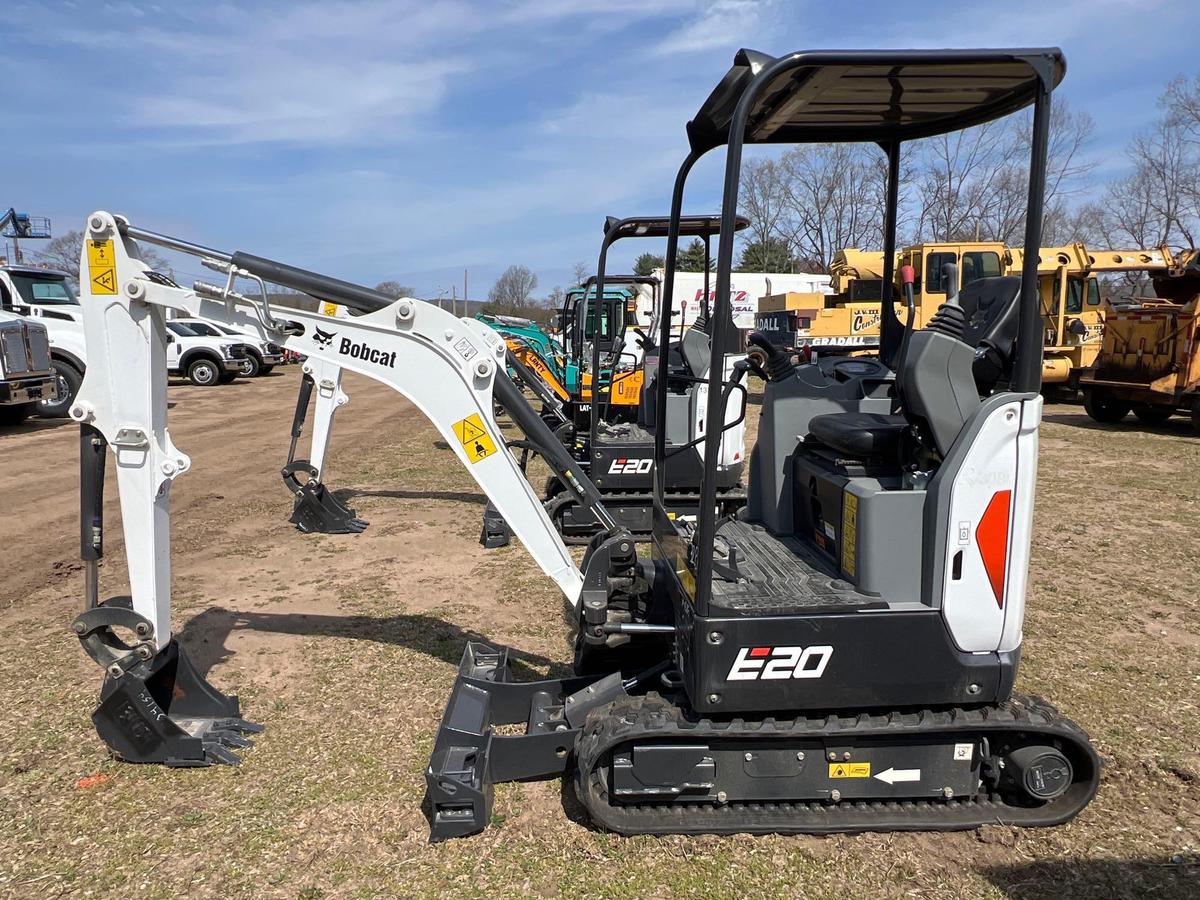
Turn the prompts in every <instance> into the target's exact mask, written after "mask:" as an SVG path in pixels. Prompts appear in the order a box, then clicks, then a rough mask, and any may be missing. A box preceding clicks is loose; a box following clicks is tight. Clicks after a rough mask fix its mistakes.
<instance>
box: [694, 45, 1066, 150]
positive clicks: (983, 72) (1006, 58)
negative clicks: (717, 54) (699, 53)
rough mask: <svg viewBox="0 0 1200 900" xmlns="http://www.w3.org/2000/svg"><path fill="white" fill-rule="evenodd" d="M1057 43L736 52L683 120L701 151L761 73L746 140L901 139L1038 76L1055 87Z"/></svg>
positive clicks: (959, 124) (1028, 93)
mask: <svg viewBox="0 0 1200 900" xmlns="http://www.w3.org/2000/svg"><path fill="white" fill-rule="evenodd" d="M1065 74H1066V60H1065V59H1064V58H1063V54H1062V51H1061V50H1059V49H1058V48H1056V47H1049V48H1033V49H1017V50H820V51H801V52H799V53H792V54H789V55H788V56H785V57H772V56H768V55H766V54H765V53H759V52H757V51H755V50H739V51H738V53H737V55H736V56H735V57H734V61H733V66H732V68H730V70H729V71H728V72H727V73H726V74H725V77H724V78H722V79H721V81H720V83H719V84H718V85H717V86H716V88H714V89H713V92H712V93H711V94H710V95H709V97H708V99H707V100H705V101H704V105H703V106H701V107H700V110H699V112H697V113H696V115H695V117H694V118H693V119H692V120H691V121H690V122H688V126H687V131H688V140H689V142H690V143H691V147H692V151H693V152H694V153H695V154H696V155H697V156H698V155H700V154H702V153H704V152H706V151H708V150H711V149H712V148H713V147H718V146H720V145H722V144H724V143H727V142H728V140H729V129H730V127H731V126H732V120H733V116H734V112H735V110H736V109H737V105H738V101H739V100H740V99H741V98H742V96H743V95H744V94H745V92H746V91H747V90H748V89H749V88H750V87H751V85H753V84H754V83H755V82H756V81H757V80H759V79H763V80H764V82H763V84H762V85H761V87H760V88H759V89H758V91H757V94H756V97H755V100H754V102H753V106H752V108H751V110H750V116H749V118H748V120H747V123H746V131H745V136H744V142H745V143H747V144H771V143H797V144H799V143H819V142H825V141H870V142H875V143H879V142H889V141H897V140H900V141H904V140H911V139H913V138H922V137H929V136H931V135H935V134H944V133H946V132H950V131H958V130H960V129H962V128H967V127H969V126H971V125H979V124H982V123H984V122H988V121H991V120H992V119H997V118H1000V117H1001V116H1005V115H1008V114H1009V113H1011V112H1015V111H1016V110H1018V109H1021V108H1022V107H1024V106H1026V105H1028V104H1029V103H1031V102H1032V101H1033V98H1034V93H1035V90H1036V88H1037V85H1038V81H1039V78H1043V77H1044V78H1045V79H1046V80H1047V81H1048V82H1049V84H1050V85H1051V86H1057V85H1058V83H1059V82H1060V81H1062V78H1063V76H1064V75H1065Z"/></svg>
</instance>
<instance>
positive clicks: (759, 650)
mask: <svg viewBox="0 0 1200 900" xmlns="http://www.w3.org/2000/svg"><path fill="white" fill-rule="evenodd" d="M750 655H751V656H770V655H771V648H770V647H755V648H754V649H753V650H751V651H750Z"/></svg>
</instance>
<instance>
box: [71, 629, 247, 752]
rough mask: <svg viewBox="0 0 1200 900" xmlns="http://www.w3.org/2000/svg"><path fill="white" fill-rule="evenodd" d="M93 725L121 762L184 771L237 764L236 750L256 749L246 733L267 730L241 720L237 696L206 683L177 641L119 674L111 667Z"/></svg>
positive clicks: (94, 714) (94, 715) (93, 718)
mask: <svg viewBox="0 0 1200 900" xmlns="http://www.w3.org/2000/svg"><path fill="white" fill-rule="evenodd" d="M115 668H116V669H118V670H119V667H115ZM92 722H94V723H95V725H96V731H97V732H98V733H99V735H100V737H101V738H102V739H103V740H104V742H105V743H106V744H107V745H108V746H109V748H110V749H111V750H112V751H113V752H114V753H115V754H116V755H117V756H119V757H121V758H122V759H124V760H126V761H128V762H144V763H162V764H165V765H168V766H181V767H183V766H211V765H216V764H222V765H232V766H236V765H237V764H238V763H240V762H241V759H240V758H239V757H238V755H237V754H236V753H234V752H233V750H234V749H239V750H240V749H244V748H247V747H252V746H253V742H252V741H250V740H248V739H247V738H245V737H244V736H243V735H246V734H258V733H259V732H261V731H262V730H263V728H262V726H261V725H256V724H255V723H253V722H247V721H246V720H245V719H243V718H241V711H240V708H239V705H238V699H237V697H235V696H231V695H227V694H223V693H221V692H220V691H218V690H217V689H216V688H215V687H213V686H212V685H211V684H210V683H209V682H208V681H207V680H205V679H204V677H203V676H201V675H200V673H199V672H197V671H196V669H195V667H194V666H193V665H192V663H191V661H190V660H189V659H188V657H187V654H186V653H184V652H183V649H182V648H181V647H180V646H179V644H178V642H177V641H174V640H172V641H171V642H170V643H169V644H167V646H166V647H164V648H163V649H162V650H161V651H160V652H159V653H157V654H155V655H154V656H152V657H151V658H150V659H148V660H145V661H143V662H139V663H138V664H137V665H135V666H132V667H131V668H129V669H127V670H125V671H123V672H121V674H120V675H116V674H114V671H113V670H112V669H110V671H109V673H108V675H107V676H106V677H105V679H104V686H103V688H102V689H101V692H100V704H99V705H98V706H97V707H96V709H95V711H94V712H93V713H92Z"/></svg>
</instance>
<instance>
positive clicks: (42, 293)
mask: <svg viewBox="0 0 1200 900" xmlns="http://www.w3.org/2000/svg"><path fill="white" fill-rule="evenodd" d="M67 278H68V276H67V274H66V273H65V272H58V271H55V270H54V269H41V268H37V267H35V266H0V308H2V309H4V310H7V311H9V312H12V313H15V314H17V315H18V316H19V317H23V318H25V319H26V320H27V321H29V320H36V321H37V322H39V323H41V324H42V325H44V326H45V328H46V331H47V332H48V333H49V337H50V364H51V366H52V368H53V369H54V374H55V376H56V378H57V387H58V390H57V395H58V396H57V399H53V400H43V401H41V403H39V404H38V409H37V413H38V415H40V416H46V417H50V418H59V417H62V416H65V415H66V414H67V411H68V410H69V409H70V408H71V402H72V401H73V400H74V399H75V395H76V393H78V391H79V386H80V385H81V384H82V383H83V372H84V369H85V367H86V366H87V347H86V345H85V343H84V338H83V317H82V314H81V310H80V308H79V300H78V299H77V298H76V297H75V292H74V291H72V290H71V285H70V283H69V282H68V281H67ZM171 332H172V333H171V335H169V340H170V343H169V344H168V345H167V371H168V372H169V373H171V374H172V375H181V376H184V377H186V378H187V379H188V380H189V381H191V382H192V384H196V385H200V386H203V387H208V386H210V385H214V384H225V383H228V382H230V381H232V380H233V379H235V378H237V377H238V375H239V374H241V370H242V366H243V365H244V364H245V361H246V358H247V356H248V355H249V349H248V347H247V346H246V343H245V342H243V341H239V340H236V339H232V338H222V339H217V338H212V337H205V336H203V335H199V334H196V333H195V332H194V331H192V330H191V329H189V328H187V327H186V326H182V325H180V326H179V327H178V328H172V329H171Z"/></svg>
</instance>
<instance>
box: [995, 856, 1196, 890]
mask: <svg viewBox="0 0 1200 900" xmlns="http://www.w3.org/2000/svg"><path fill="white" fill-rule="evenodd" d="M982 874H983V876H984V877H985V878H987V880H988V881H990V882H991V883H992V884H994V885H995V886H996V887H997V888H999V889H1000V890H1001V891H1003V892H1004V895H1005V896H1006V897H1010V898H1012V900H1043V898H1045V900H1051V898H1054V900H1067V898H1074V897H1078V898H1081V900H1082V898H1089V900H1090V898H1099V897H1112V898H1117V897H1121V898H1124V897H1128V898H1140V897H1154V898H1156V900H1175V898H1180V900H1183V898H1194V897H1197V896H1200V860H1197V859H1192V860H1188V861H1186V862H1184V863H1172V862H1170V861H1169V860H1166V859H1162V860H1157V859H1119V860H1118V859H1093V860H1071V861H1067V862H1050V861H1043V862H1032V863H1026V864H1023V865H1013V866H996V867H994V868H990V869H984V870H982Z"/></svg>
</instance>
